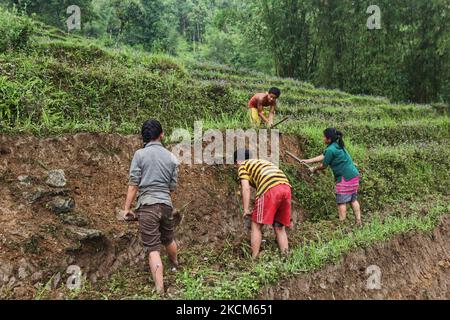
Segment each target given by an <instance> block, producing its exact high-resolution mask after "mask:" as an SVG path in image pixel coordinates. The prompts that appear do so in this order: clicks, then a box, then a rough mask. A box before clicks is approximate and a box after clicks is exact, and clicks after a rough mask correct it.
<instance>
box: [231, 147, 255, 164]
mask: <svg viewBox="0 0 450 320" xmlns="http://www.w3.org/2000/svg"><path fill="white" fill-rule="evenodd" d="M242 157H244V158H242ZM250 157H251V155H250V151H249V150H248V149H245V150H244V149H241V150H236V151H235V152H234V163H237V162H238V161H245V160H248V159H250Z"/></svg>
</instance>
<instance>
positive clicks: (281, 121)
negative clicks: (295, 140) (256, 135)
mask: <svg viewBox="0 0 450 320" xmlns="http://www.w3.org/2000/svg"><path fill="white" fill-rule="evenodd" d="M290 118H291V116H287V117H285V118H283V119H282V120H280V121H278V122H277V123H275V124H274V125H272V126H271V127H270V129H275V128H276V127H278V126H279V125H280V124H282V123H284V122H286V121H288V120H289V119H290Z"/></svg>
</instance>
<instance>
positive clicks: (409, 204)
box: [0, 9, 450, 298]
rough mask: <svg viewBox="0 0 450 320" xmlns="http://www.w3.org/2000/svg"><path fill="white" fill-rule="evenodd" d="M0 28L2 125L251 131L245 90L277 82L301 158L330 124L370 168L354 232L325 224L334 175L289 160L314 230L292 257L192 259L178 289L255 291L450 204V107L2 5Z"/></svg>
mask: <svg viewBox="0 0 450 320" xmlns="http://www.w3.org/2000/svg"><path fill="white" fill-rule="evenodd" d="M0 32H1V33H2V35H4V36H3V37H2V39H1V40H0V119H1V120H0V121H1V122H0V125H1V127H0V132H1V133H2V134H6V135H27V134H34V135H38V136H55V135H63V134H73V133H77V132H95V133H119V134H136V133H138V132H139V128H140V125H141V124H142V122H143V121H144V120H147V119H148V118H150V117H155V118H158V119H160V120H161V122H162V124H163V126H164V127H165V128H166V131H167V132H168V133H169V134H170V132H171V131H172V130H174V129H176V128H187V129H189V130H192V128H193V124H194V122H195V121H198V120H203V121H204V127H205V128H219V129H225V128H237V127H239V128H242V127H243V128H246V127H247V122H248V121H247V118H246V111H247V109H246V105H247V101H248V99H249V98H250V97H251V95H252V94H253V93H255V92H259V91H263V90H264V91H265V90H267V89H268V87H270V86H278V87H279V88H280V89H281V90H282V97H281V99H280V107H279V112H278V114H277V116H278V117H281V116H284V115H291V116H292V117H293V120H292V121H290V122H288V123H285V124H283V125H282V126H281V127H280V130H281V131H282V132H283V133H284V134H287V135H289V136H294V137H296V138H297V139H298V140H299V141H300V145H301V149H302V152H303V153H304V156H305V157H310V156H316V155H317V154H320V153H321V152H322V150H323V148H324V146H323V145H322V138H321V137H322V131H323V129H325V128H326V127H330V126H333V127H338V128H341V129H342V130H343V132H344V134H345V138H346V142H347V144H348V149H349V151H350V153H351V154H352V156H353V158H354V159H355V161H356V162H357V163H358V165H359V166H360V167H361V169H362V172H363V174H362V178H363V185H362V190H361V203H362V207H363V214H364V219H365V220H366V221H367V223H368V224H367V226H366V227H364V229H362V230H359V231H357V232H355V233H351V232H350V233H346V232H344V231H343V230H340V229H339V230H335V229H333V228H331V229H330V227H329V226H328V227H327V225H326V221H327V220H330V219H331V220H333V219H335V218H334V217H335V215H336V212H335V211H336V208H335V201H334V198H333V195H332V192H331V190H332V188H333V179H332V177H331V173H330V172H328V173H327V174H326V175H320V176H316V177H313V178H312V179H313V182H312V183H311V181H309V182H308V181H306V180H304V179H299V176H300V175H299V174H300V171H301V170H302V169H301V168H298V166H295V165H292V164H287V163H284V164H282V167H283V169H284V170H285V171H286V172H287V173H288V175H289V178H290V180H291V181H292V182H293V187H294V192H295V196H296V198H297V199H298V202H299V205H300V207H301V208H302V210H304V211H305V212H306V214H307V216H308V218H309V222H308V223H311V225H310V227H309V228H310V229H311V230H316V231H317V233H316V236H312V237H310V238H308V239H303V240H302V241H305V242H301V243H302V244H301V245H300V246H298V247H297V248H294V254H293V256H292V258H290V260H289V261H287V262H285V263H281V264H279V263H277V262H276V261H277V260H270V259H269V260H267V261H263V262H261V263H260V264H258V266H257V268H256V271H251V270H255V269H254V266H250V265H248V264H246V263H244V262H242V265H239V266H238V267H237V268H236V269H237V271H234V272H233V273H227V272H223V273H215V272H212V271H211V269H210V267H211V266H210V265H208V263H201V264H200V265H198V264H197V263H196V262H191V264H188V266H187V267H186V268H187V270H189V272H188V271H186V272H185V273H183V274H181V275H179V276H178V279H177V284H178V286H179V288H180V293H179V295H180V296H181V297H185V298H252V297H254V296H255V294H257V292H258V290H260V288H261V287H262V286H263V285H265V284H267V283H272V282H274V281H277V280H278V279H279V277H280V276H289V275H290V274H292V273H295V272H300V271H308V270H314V269H315V268H318V267H321V266H323V265H324V264H325V263H327V262H329V261H334V260H335V259H337V257H339V256H340V255H341V254H343V253H346V252H348V250H351V249H352V248H355V247H358V246H360V245H361V246H367V245H369V244H370V243H373V242H374V241H379V240H385V239H387V238H389V237H390V236H391V235H393V234H396V233H400V232H408V231H411V230H430V229H432V228H433V226H434V225H435V224H436V223H437V221H438V219H437V218H438V217H439V216H440V215H441V214H445V213H448V199H449V190H450V170H449V169H450V162H449V159H450V148H449V147H450V144H449V124H450V121H449V118H448V106H446V105H438V104H437V105H414V104H392V103H390V101H389V100H388V99H386V98H383V97H372V96H355V95H350V94H347V93H345V92H341V91H336V90H325V89H320V88H315V87H314V86H312V85H310V84H308V83H304V82H299V81H296V80H292V79H283V78H277V77H268V76H265V75H263V74H259V73H255V72H252V71H249V70H244V69H235V68H231V67H227V66H224V65H216V64H209V63H197V62H195V61H190V60H184V61H181V60H179V59H176V58H173V57H170V56H166V55H151V54H148V53H145V52H143V51H138V50H133V49H129V48H120V49H115V50H113V49H107V48H105V47H103V46H102V44H101V43H99V42H96V41H93V40H88V39H86V38H83V37H80V36H69V35H66V34H64V33H62V32H60V31H58V30H56V29H52V28H51V27H48V26H45V25H42V24H40V23H37V22H34V21H32V20H30V19H29V18H26V17H18V16H14V15H13V14H11V13H8V12H6V11H4V10H2V9H0ZM387 208H389V209H387ZM428 212H429V213H430V215H429V216H428V215H426V213H428ZM386 216H388V217H389V218H388V219H387V220H386V222H385V223H383V221H384V220H383V219H385V218H386ZM380 219H381V220H380ZM313 234H314V233H313ZM316 240H317V241H316ZM310 241H311V242H310ZM299 243H300V242H299ZM305 252H312V254H315V256H314V255H311V254H310V255H305ZM211 255H212V256H211V259H210V260H214V258H213V257H215V258H217V259H218V260H217V261H219V262H218V263H222V262H223V264H226V259H234V258H235V256H234V253H233V251H232V250H231V251H230V252H226V253H225V254H224V255H220V254H219V253H217V252H215V253H211ZM263 265H264V268H263ZM189 268H190V269H189ZM280 268H281V270H282V272H278V271H279V270H280ZM205 278H207V279H210V280H208V281H203V280H204V279H205ZM120 279H121V280H120V281H122V280H123V279H122V278H120ZM211 279H212V280H211ZM122 286H123V288H127V284H123V283H122ZM130 286H131V285H130ZM124 290H125V289H124ZM88 292H89V290H88ZM91 293H92V292H91ZM143 294H144V293H143ZM111 297H115V296H114V294H112V295H111Z"/></svg>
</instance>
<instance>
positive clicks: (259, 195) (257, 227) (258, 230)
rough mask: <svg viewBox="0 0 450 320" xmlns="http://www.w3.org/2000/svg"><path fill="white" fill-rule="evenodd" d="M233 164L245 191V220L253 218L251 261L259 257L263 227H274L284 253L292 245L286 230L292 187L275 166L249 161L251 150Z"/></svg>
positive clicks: (235, 156)
mask: <svg viewBox="0 0 450 320" xmlns="http://www.w3.org/2000/svg"><path fill="white" fill-rule="evenodd" d="M234 162H235V165H236V167H237V168H238V176H239V180H240V182H241V188H242V203H243V209H244V217H250V216H251V220H252V227H251V247H252V258H253V259H256V258H257V257H258V256H259V251H260V248H261V242H262V227H263V226H264V225H272V226H273V228H274V231H275V235H276V238H277V242H278V246H279V247H280V250H281V252H282V253H287V251H288V248H289V244H288V237H287V233H286V227H290V224H291V185H290V184H289V180H288V179H287V177H286V175H285V174H284V173H283V171H281V170H280V169H279V168H278V167H277V166H275V165H274V164H273V163H271V162H269V161H266V160H261V159H250V152H249V151H248V150H240V151H236V152H235V154H234ZM251 187H253V188H255V189H256V199H255V203H254V207H253V211H252V212H250V194H251Z"/></svg>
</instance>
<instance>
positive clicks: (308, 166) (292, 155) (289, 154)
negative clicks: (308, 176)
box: [286, 151, 312, 169]
mask: <svg viewBox="0 0 450 320" xmlns="http://www.w3.org/2000/svg"><path fill="white" fill-rule="evenodd" d="M286 154H287V155H288V156H290V157H292V158H293V159H294V160H296V161H297V162H299V163H301V164H303V165H304V166H305V167H307V168H308V169H311V168H312V167H311V166H310V165H308V164H307V163H304V162H303V161H302V160H301V159H300V158H299V157H297V156H296V155H294V154H292V153H290V152H289V151H286Z"/></svg>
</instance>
